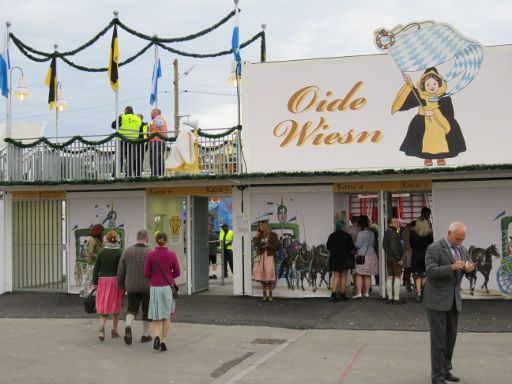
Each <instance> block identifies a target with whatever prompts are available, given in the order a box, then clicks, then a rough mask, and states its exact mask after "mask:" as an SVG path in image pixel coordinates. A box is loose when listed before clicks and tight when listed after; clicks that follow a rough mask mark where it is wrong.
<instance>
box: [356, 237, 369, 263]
mask: <svg viewBox="0 0 512 384" xmlns="http://www.w3.org/2000/svg"><path fill="white" fill-rule="evenodd" d="M372 241H373V232H372V236H370V241H369V242H368V245H367V246H366V251H364V255H360V254H358V255H357V256H356V264H364V259H365V258H366V254H367V253H368V248H369V247H370V243H371V242H372Z"/></svg>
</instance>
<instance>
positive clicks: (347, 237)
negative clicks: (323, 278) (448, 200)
mask: <svg viewBox="0 0 512 384" xmlns="http://www.w3.org/2000/svg"><path fill="white" fill-rule="evenodd" d="M430 218H431V210H430V208H428V207H424V208H422V210H421V216H420V217H419V218H418V219H417V220H414V221H412V222H411V223H409V224H407V225H406V226H405V227H404V228H402V227H401V225H400V220H399V219H398V218H397V217H391V218H389V220H388V228H387V229H386V231H385V232H384V236H383V243H382V246H383V248H384V251H385V252H386V265H387V280H386V291H387V295H388V300H389V303H391V304H401V303H403V301H401V300H400V289H401V285H402V276H403V284H404V285H405V286H406V288H407V290H408V291H410V292H412V289H413V288H412V284H411V281H410V280H411V275H412V278H413V279H414V288H415V290H416V295H417V301H421V296H422V291H423V286H424V285H425V281H426V271H425V254H426V251H427V247H428V246H429V245H430V244H431V243H433V241H434V238H433V234H432V225H431V222H430ZM351 223H352V226H351V227H350V228H348V229H346V224H345V222H344V221H343V220H338V221H337V222H336V230H335V232H333V233H332V234H331V235H330V236H329V239H328V240H327V249H328V250H329V254H330V255H329V268H330V270H331V273H332V283H331V289H332V293H331V300H332V301H333V302H337V301H339V300H348V298H347V295H346V286H347V276H348V275H349V272H352V276H353V281H354V295H353V297H352V298H353V299H354V300H358V299H361V298H363V297H368V296H369V292H370V290H371V286H372V277H374V278H375V279H376V280H377V278H378V274H379V257H378V247H377V241H378V232H377V230H376V229H375V228H372V226H371V225H370V220H369V218H368V217H367V216H365V215H361V216H354V217H352V219H351Z"/></svg>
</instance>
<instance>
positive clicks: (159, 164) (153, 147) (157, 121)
mask: <svg viewBox="0 0 512 384" xmlns="http://www.w3.org/2000/svg"><path fill="white" fill-rule="evenodd" d="M151 118H152V119H153V121H152V122H151V125H150V126H149V132H150V135H149V137H150V140H149V157H150V162H151V175H152V176H162V175H163V174H164V159H165V156H164V155H165V145H166V142H165V141H163V140H162V139H161V138H160V137H158V136H156V135H154V136H153V137H151V133H158V134H159V135H161V136H167V129H168V128H169V126H168V125H167V121H165V119H164V117H163V116H162V111H160V110H159V109H157V108H155V109H153V110H152V111H151Z"/></svg>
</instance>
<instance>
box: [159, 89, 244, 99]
mask: <svg viewBox="0 0 512 384" xmlns="http://www.w3.org/2000/svg"><path fill="white" fill-rule="evenodd" d="M181 92H183V93H199V94H203V95H217V96H234V97H236V95H235V94H234V93H218V92H205V91H189V90H188V89H184V90H183V91H181ZM164 93H171V92H170V91H165V92H164Z"/></svg>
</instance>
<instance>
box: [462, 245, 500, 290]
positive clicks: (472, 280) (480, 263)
mask: <svg viewBox="0 0 512 384" xmlns="http://www.w3.org/2000/svg"><path fill="white" fill-rule="evenodd" d="M468 254H469V259H470V260H471V262H472V263H473V264H474V265H475V269H474V270H473V272H471V273H467V274H466V277H467V278H468V280H469V289H470V294H471V295H474V291H475V285H476V280H477V275H476V274H477V272H480V273H481V274H482V275H483V277H484V283H483V284H482V286H481V288H482V289H484V288H485V292H486V293H489V289H488V288H487V283H488V282H489V275H490V274H491V269H492V257H493V256H494V257H496V258H500V257H501V255H500V253H499V251H498V248H497V247H496V245H494V244H492V245H491V246H490V247H487V248H486V249H483V248H478V247H475V246H474V245H472V246H470V247H469V250H468Z"/></svg>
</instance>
